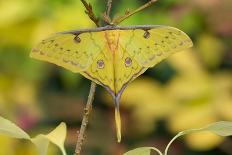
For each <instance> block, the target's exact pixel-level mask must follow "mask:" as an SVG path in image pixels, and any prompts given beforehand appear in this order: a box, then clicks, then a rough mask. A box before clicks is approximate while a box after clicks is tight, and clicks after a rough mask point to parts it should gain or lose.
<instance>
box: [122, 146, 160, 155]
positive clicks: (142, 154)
mask: <svg viewBox="0 0 232 155" xmlns="http://www.w3.org/2000/svg"><path fill="white" fill-rule="evenodd" d="M151 150H154V151H156V152H157V153H158V154H159V155H162V153H161V152H160V151H159V150H158V149H157V148H155V147H140V148H136V149H134V150H131V151H128V152H126V153H124V154H123V155H150V154H151Z"/></svg>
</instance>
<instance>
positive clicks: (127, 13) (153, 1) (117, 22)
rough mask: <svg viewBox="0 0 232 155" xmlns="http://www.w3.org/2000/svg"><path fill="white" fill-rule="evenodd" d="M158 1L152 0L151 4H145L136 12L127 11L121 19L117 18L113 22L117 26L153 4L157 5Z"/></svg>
mask: <svg viewBox="0 0 232 155" xmlns="http://www.w3.org/2000/svg"><path fill="white" fill-rule="evenodd" d="M156 1H158V0H150V1H149V2H147V3H146V4H144V5H143V6H141V7H139V8H138V9H136V10H134V11H131V12H130V11H128V10H127V11H126V12H125V14H124V15H123V16H121V17H118V18H115V19H113V22H112V23H114V24H115V25H118V24H120V23H121V22H122V21H124V20H125V19H127V18H129V17H130V16H132V15H134V14H136V13H138V12H140V11H142V10H144V9H146V8H147V7H149V6H151V5H152V4H153V3H155V2H156Z"/></svg>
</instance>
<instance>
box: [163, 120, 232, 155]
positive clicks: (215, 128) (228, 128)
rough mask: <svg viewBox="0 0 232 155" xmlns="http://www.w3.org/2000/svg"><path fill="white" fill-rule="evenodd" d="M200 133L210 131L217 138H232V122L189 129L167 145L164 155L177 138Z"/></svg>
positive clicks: (221, 122)
mask: <svg viewBox="0 0 232 155" xmlns="http://www.w3.org/2000/svg"><path fill="white" fill-rule="evenodd" d="M201 131H210V132H213V133H215V134H217V135H219V136H232V122H228V121H220V122H215V123H212V124H209V125H208V126H206V127H203V128H199V129H189V130H185V131H182V132H179V133H178V134H177V135H176V136H175V137H174V138H173V139H172V140H171V141H170V142H169V144H168V145H167V147H166V149H165V153H164V155H167V153H168V149H169V147H170V145H171V144H172V143H173V141H175V140H176V139H177V138H178V137H180V136H183V135H186V134H191V133H195V132H201Z"/></svg>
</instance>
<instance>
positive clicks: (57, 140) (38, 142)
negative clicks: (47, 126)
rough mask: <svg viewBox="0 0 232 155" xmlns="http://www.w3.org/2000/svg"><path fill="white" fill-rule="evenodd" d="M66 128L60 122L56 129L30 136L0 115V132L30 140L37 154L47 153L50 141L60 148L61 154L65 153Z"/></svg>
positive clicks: (43, 154) (64, 154)
mask: <svg viewBox="0 0 232 155" xmlns="http://www.w3.org/2000/svg"><path fill="white" fill-rule="evenodd" d="M66 128H67V127H66V124H65V123H61V124H60V125H59V126H58V127H57V128H56V129H54V130H53V131H52V132H50V133H48V134H47V135H43V134H40V135H38V136H36V137H35V138H30V136H29V135H28V134H27V133H26V132H24V131H23V130H22V129H21V128H19V127H18V126H17V125H15V124H14V123H12V122H10V121H9V120H7V119H5V118H2V117H1V116H0V134H1V135H4V136H9V137H13V138H18V139H27V140H30V141H31V142H32V143H33V144H35V146H36V148H37V150H38V152H39V155H46V154H47V149H48V145H49V143H50V142H51V143H53V144H55V145H56V146H57V147H58V148H59V149H60V150H61V152H62V154H63V155H66V151H65V148H64V141H65V138H66V132H67V129H66Z"/></svg>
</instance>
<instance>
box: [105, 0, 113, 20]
mask: <svg viewBox="0 0 232 155" xmlns="http://www.w3.org/2000/svg"><path fill="white" fill-rule="evenodd" d="M112 3H113V0H108V1H107V5H106V11H105V12H104V13H103V15H102V16H103V20H104V21H105V22H106V23H107V24H109V25H111V24H112V20H111V18H110V12H111V8H112Z"/></svg>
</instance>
